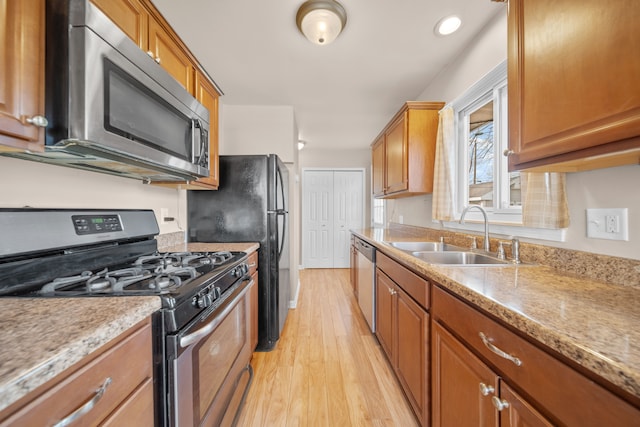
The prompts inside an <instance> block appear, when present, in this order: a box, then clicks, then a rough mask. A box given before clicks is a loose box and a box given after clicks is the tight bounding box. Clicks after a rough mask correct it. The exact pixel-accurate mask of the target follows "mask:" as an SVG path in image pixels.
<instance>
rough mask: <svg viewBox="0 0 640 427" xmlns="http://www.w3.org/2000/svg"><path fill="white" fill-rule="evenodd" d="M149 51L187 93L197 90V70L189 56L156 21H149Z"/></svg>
mask: <svg viewBox="0 0 640 427" xmlns="http://www.w3.org/2000/svg"><path fill="white" fill-rule="evenodd" d="M149 50H150V51H151V52H152V55H153V57H154V58H156V61H157V62H158V63H159V64H160V65H161V66H162V68H164V69H165V70H166V71H167V72H168V73H169V74H171V76H172V77H173V78H174V79H176V80H177V81H178V83H180V84H181V85H182V86H183V87H184V88H185V89H186V90H187V92H189V93H191V94H193V93H194V90H195V85H194V73H195V70H194V68H193V65H192V63H191V60H190V59H189V56H188V55H187V54H186V53H185V52H184V51H183V50H182V49H181V48H180V45H178V43H176V42H175V41H174V40H173V38H172V37H171V35H169V33H167V32H166V31H165V30H164V28H162V27H161V26H160V24H159V23H158V22H156V20H155V19H149Z"/></svg>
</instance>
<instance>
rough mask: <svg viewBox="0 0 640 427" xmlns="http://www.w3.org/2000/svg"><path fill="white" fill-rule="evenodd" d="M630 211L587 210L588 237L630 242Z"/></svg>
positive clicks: (625, 209)
mask: <svg viewBox="0 0 640 427" xmlns="http://www.w3.org/2000/svg"><path fill="white" fill-rule="evenodd" d="M627 211H628V209H627V208H620V209H587V237H590V238H593V239H607V240H629V220H628V213H627Z"/></svg>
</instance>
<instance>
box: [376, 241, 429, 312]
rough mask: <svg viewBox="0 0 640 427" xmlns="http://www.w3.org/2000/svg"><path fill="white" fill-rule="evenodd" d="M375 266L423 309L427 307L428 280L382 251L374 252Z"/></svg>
mask: <svg viewBox="0 0 640 427" xmlns="http://www.w3.org/2000/svg"><path fill="white" fill-rule="evenodd" d="M376 267H378V268H379V269H380V270H382V271H384V272H385V273H386V274H387V276H389V277H390V278H391V279H393V281H394V282H396V283H397V284H398V285H399V286H400V287H401V288H402V289H404V291H405V292H406V293H407V294H409V295H410V296H411V298H413V299H414V300H416V302H417V303H418V304H420V305H421V306H422V307H423V308H424V309H426V310H428V309H429V304H430V303H429V287H430V286H429V282H428V281H426V280H425V279H423V278H422V277H420V276H418V275H417V274H415V273H412V272H411V271H409V270H408V269H406V268H405V267H403V266H402V265H400V264H398V263H397V262H396V261H394V260H392V259H391V258H389V257H388V256H386V255H384V254H383V253H382V252H379V251H378V252H377V253H376Z"/></svg>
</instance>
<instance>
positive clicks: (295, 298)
mask: <svg viewBox="0 0 640 427" xmlns="http://www.w3.org/2000/svg"><path fill="white" fill-rule="evenodd" d="M298 295H300V279H298V285H297V286H296V291H295V293H294V295H293V299H292V300H290V301H289V309H292V308H296V307H297V306H298Z"/></svg>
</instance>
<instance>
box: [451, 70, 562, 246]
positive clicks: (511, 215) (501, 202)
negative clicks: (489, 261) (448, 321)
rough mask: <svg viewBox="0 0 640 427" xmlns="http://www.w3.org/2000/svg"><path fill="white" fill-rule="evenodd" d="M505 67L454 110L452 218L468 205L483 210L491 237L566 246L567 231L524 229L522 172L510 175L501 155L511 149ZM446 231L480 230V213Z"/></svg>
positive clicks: (491, 74)
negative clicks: (533, 239) (494, 235)
mask: <svg viewBox="0 0 640 427" xmlns="http://www.w3.org/2000/svg"><path fill="white" fill-rule="evenodd" d="M507 101H508V99H507V63H506V61H504V62H502V63H501V64H499V65H498V66H497V67H496V68H495V69H493V70H492V71H490V72H489V73H488V74H487V75H486V76H484V77H483V78H482V79H481V80H480V81H479V82H477V83H476V84H474V85H473V86H472V87H471V88H470V89H469V90H467V92H465V93H464V94H463V95H462V96H461V97H460V98H458V99H456V100H455V101H453V102H452V103H451V104H450V106H451V107H452V108H453V111H454V116H455V119H454V120H455V141H456V145H455V151H456V154H455V166H454V167H455V174H454V175H455V178H454V179H455V182H454V183H453V188H454V193H455V194H454V195H453V200H454V217H455V218H460V215H461V214H462V210H463V209H464V208H465V207H467V206H469V205H478V206H481V207H483V208H484V209H485V211H486V212H487V217H488V219H489V222H491V223H492V224H491V232H492V233H497V234H504V235H518V236H520V237H532V238H537V239H545V240H555V241H564V239H565V231H566V230H564V229H560V230H553V229H540V228H527V227H523V226H522V198H521V192H520V173H519V172H509V171H508V164H507V158H506V157H505V156H504V155H503V152H504V151H505V150H506V149H507V148H508V145H509V144H508V117H507ZM465 219H468V220H470V222H476V223H475V224H474V223H467V222H465V224H459V222H458V221H451V222H447V223H445V226H446V227H448V228H454V229H464V230H474V231H479V230H481V229H482V224H478V223H477V222H481V221H482V220H483V218H482V214H481V213H480V212H478V211H477V210H475V209H474V210H471V211H469V213H468V214H467V215H466V217H465Z"/></svg>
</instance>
